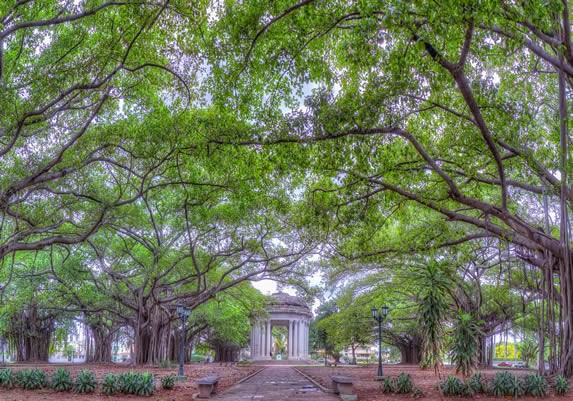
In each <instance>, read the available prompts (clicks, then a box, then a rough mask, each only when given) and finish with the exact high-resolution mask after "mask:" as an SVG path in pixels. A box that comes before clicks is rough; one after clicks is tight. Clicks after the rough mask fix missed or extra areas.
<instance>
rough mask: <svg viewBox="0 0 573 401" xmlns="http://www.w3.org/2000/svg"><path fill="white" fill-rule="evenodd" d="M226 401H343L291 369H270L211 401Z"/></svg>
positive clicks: (284, 367) (267, 368)
mask: <svg viewBox="0 0 573 401" xmlns="http://www.w3.org/2000/svg"><path fill="white" fill-rule="evenodd" d="M211 399H212V400H226V401H249V400H252V401H269V400H272V401H299V400H300V401H304V400H312V401H335V400H340V398H339V397H338V396H336V395H334V394H332V393H324V392H322V391H321V390H320V389H319V388H318V387H316V386H315V385H314V384H313V383H312V382H311V381H309V380H308V379H306V378H305V377H304V376H302V375H301V374H300V373H298V372H297V371H296V370H294V369H293V368H291V367H288V366H269V367H266V368H265V369H263V370H262V371H261V372H259V373H257V374H256V375H254V376H252V377H251V378H249V379H247V380H245V381H244V382H242V383H240V384H237V385H235V386H233V387H231V388H230V389H228V390H227V391H225V392H224V393H221V394H218V395H216V396H214V397H212V398H211Z"/></svg>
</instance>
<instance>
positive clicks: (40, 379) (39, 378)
mask: <svg viewBox="0 0 573 401" xmlns="http://www.w3.org/2000/svg"><path fill="white" fill-rule="evenodd" d="M15 379H16V380H15V381H16V383H17V384H18V385H19V386H20V387H22V388H23V389H26V390H36V389H39V388H42V387H48V380H47V379H46V374H45V373H44V371H42V370H40V369H36V368H32V369H22V370H20V371H18V373H16V375H15Z"/></svg>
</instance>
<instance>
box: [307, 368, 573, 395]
mask: <svg viewBox="0 0 573 401" xmlns="http://www.w3.org/2000/svg"><path fill="white" fill-rule="evenodd" d="M299 370H300V371H301V372H303V373H304V374H306V375H307V376H309V377H311V378H312V379H313V380H315V381H316V382H318V383H319V384H321V385H322V386H324V387H326V388H332V387H331V386H332V381H331V379H330V376H334V375H339V376H350V377H352V378H354V388H355V391H356V393H357V394H358V399H359V400H360V401H394V400H412V399H413V398H412V395H411V394H405V395H403V394H384V393H382V391H381V390H380V382H379V381H377V380H375V378H376V375H377V366H376V365H370V366H338V367H318V366H317V367H302V368H299ZM509 370H510V371H511V372H512V373H514V374H516V375H520V376H521V375H526V374H527V373H532V372H534V371H532V370H525V369H509ZM499 371H500V369H485V370H482V371H481V372H482V373H483V374H484V375H485V376H486V377H487V378H488V379H489V378H491V377H492V376H493V375H495V374H496V373H497V372H499ZM401 372H406V373H409V374H410V375H411V376H412V382H413V384H414V387H418V388H420V390H422V392H423V396H421V397H420V398H419V399H421V400H431V401H437V400H440V401H450V400H451V401H454V400H456V401H460V400H467V399H474V400H480V401H500V400H505V398H504V397H493V396H489V395H476V396H474V397H470V398H465V397H444V396H443V395H441V394H440V392H439V391H438V389H437V388H436V387H435V386H436V383H438V381H439V380H438V378H436V376H435V375H434V371H433V370H422V369H420V368H419V367H418V366H411V365H384V366H383V373H384V376H391V377H396V376H398V375H399V374H400V373H401ZM454 373H455V372H454V369H451V368H444V369H443V371H442V372H441V375H442V377H443V378H445V377H447V375H450V374H451V375H453V374H454ZM458 377H460V378H461V376H459V375H458ZM509 400H511V397H510V398H509ZM519 400H524V401H532V400H537V401H539V400H541V398H534V397H520V398H519ZM543 400H560V401H573V392H572V393H568V394H566V395H565V396H562V397H560V396H555V395H554V394H553V392H552V391H550V393H549V394H548V395H547V396H546V397H544V398H543Z"/></svg>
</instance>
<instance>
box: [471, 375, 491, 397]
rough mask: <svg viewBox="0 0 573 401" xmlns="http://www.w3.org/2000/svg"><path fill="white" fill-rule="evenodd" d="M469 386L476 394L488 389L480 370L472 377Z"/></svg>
mask: <svg viewBox="0 0 573 401" xmlns="http://www.w3.org/2000/svg"><path fill="white" fill-rule="evenodd" d="M468 386H469V387H470V389H471V391H472V392H473V393H474V394H483V393H485V392H486V391H487V387H486V381H485V377H484V375H483V374H482V373H480V372H476V373H474V375H473V376H472V377H470V379H469V380H468Z"/></svg>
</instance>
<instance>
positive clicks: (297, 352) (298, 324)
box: [296, 320, 302, 359]
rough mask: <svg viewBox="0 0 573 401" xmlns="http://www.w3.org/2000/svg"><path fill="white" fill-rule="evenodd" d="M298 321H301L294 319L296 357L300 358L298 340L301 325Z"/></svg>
mask: <svg viewBox="0 0 573 401" xmlns="http://www.w3.org/2000/svg"><path fill="white" fill-rule="evenodd" d="M300 323H301V321H300V320H297V321H296V359H300V354H301V351H302V350H301V345H302V341H301V340H300V335H301V332H302V330H301V329H302V326H301V324H300Z"/></svg>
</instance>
